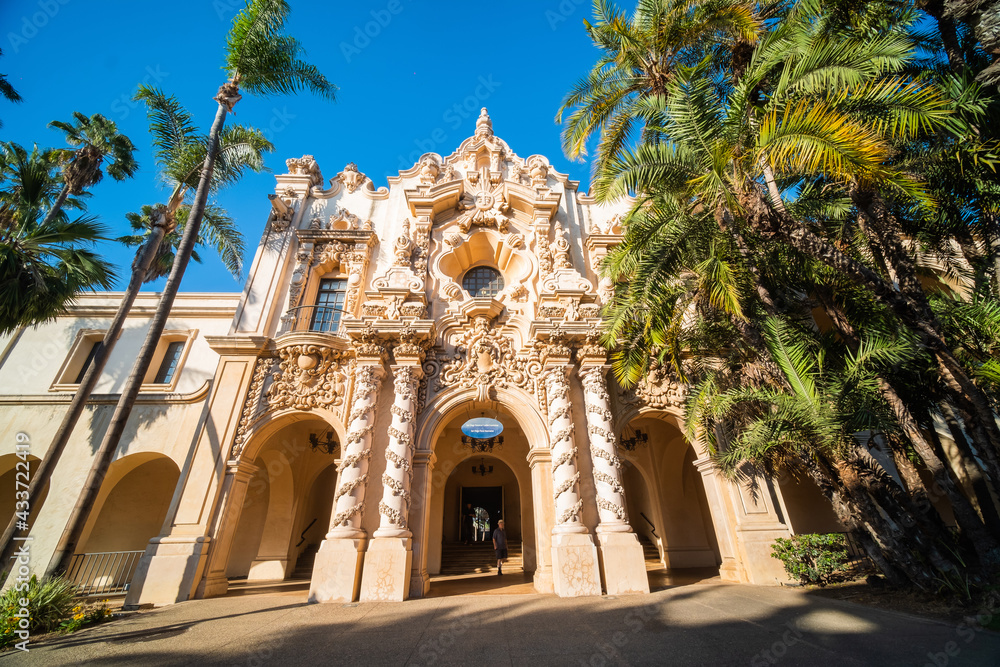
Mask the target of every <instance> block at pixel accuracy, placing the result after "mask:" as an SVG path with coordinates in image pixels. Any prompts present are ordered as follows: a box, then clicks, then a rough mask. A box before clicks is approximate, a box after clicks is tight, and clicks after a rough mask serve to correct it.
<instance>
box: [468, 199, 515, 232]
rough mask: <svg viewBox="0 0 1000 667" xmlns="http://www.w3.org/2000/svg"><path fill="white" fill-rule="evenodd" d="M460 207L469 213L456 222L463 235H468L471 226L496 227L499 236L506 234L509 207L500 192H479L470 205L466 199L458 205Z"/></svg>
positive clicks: (508, 221)
mask: <svg viewBox="0 0 1000 667" xmlns="http://www.w3.org/2000/svg"><path fill="white" fill-rule="evenodd" d="M460 206H461V207H462V208H463V209H465V210H468V211H469V213H466V214H465V215H464V216H462V219H461V220H459V222H458V228H459V229H460V230H462V233H463V234H468V233H469V229H470V228H471V227H472V226H473V225H476V226H479V227H496V228H497V230H499V231H500V233H501V234H506V233H507V228H508V226H509V225H510V220H509V219H508V218H507V215H506V214H507V211H508V210H510V206H509V205H508V204H507V200H506V199H505V198H504V196H503V193H502V192H499V193H491V192H487V191H485V190H480V191H478V192H476V193H475V199H474V200H473V201H472V203H469V202H468V200H467V199H466V200H464V201H462V202H461V203H460Z"/></svg>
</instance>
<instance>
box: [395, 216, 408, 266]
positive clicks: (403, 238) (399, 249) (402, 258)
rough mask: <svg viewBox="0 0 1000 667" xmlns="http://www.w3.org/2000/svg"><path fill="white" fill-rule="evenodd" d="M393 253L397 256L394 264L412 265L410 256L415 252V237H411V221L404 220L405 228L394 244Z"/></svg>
mask: <svg viewBox="0 0 1000 667" xmlns="http://www.w3.org/2000/svg"><path fill="white" fill-rule="evenodd" d="M392 253H393V255H394V256H395V259H394V260H393V262H392V264H393V266H406V267H408V266H410V257H411V255H412V254H413V239H411V238H410V221H409V220H403V230H402V232H401V233H400V235H399V236H398V237H396V242H395V243H394V244H393V246H392Z"/></svg>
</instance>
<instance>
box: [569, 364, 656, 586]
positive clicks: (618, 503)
mask: <svg viewBox="0 0 1000 667" xmlns="http://www.w3.org/2000/svg"><path fill="white" fill-rule="evenodd" d="M607 371H608V366H607V365H606V364H601V363H598V364H593V363H590V364H588V363H586V362H585V363H584V365H583V367H581V368H580V379H581V380H582V381H583V396H584V403H585V405H586V412H587V434H588V436H589V440H590V456H591V459H592V463H593V466H592V471H593V475H594V487H595V488H596V490H597V509H598V516H599V523H598V525H597V546H598V556H599V557H600V564H601V574H602V576H603V579H604V588H605V590H606V592H607V593H608V595H622V594H625V593H648V592H649V580H648V579H647V578H646V561H645V557H644V556H643V553H642V545H641V544H639V539H638V538H637V537H636V535H635V533H634V532H632V527H631V525H629V522H628V515H627V513H626V509H625V508H626V506H627V505H626V503H625V488H624V487H623V486H622V476H621V461H619V459H618V451H617V449H618V448H617V445H616V444H615V435H614V432H613V430H612V429H613V428H614V426H613V423H612V416H611V407H610V398H609V395H608V385H607V379H606V374H607Z"/></svg>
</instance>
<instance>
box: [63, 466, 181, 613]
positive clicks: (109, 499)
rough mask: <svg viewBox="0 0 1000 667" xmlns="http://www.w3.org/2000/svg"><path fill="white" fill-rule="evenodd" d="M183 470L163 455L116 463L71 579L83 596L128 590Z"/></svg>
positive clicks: (93, 513)
mask: <svg viewBox="0 0 1000 667" xmlns="http://www.w3.org/2000/svg"><path fill="white" fill-rule="evenodd" d="M179 477H180V469H179V468H178V467H177V464H176V463H174V461H173V460H172V459H170V458H169V457H167V456H164V455H162V454H156V453H153V452H144V453H140V454H130V455H128V456H123V457H122V458H120V459H118V460H116V461H114V462H113V463H112V464H111V466H110V467H109V468H108V474H107V476H106V477H105V479H104V483H103V484H102V485H101V490H100V493H99V494H98V496H97V500H96V501H95V503H94V508H93V510H92V511H91V512H90V514H89V515H88V517H87V523H86V524H85V525H84V528H83V532H82V533H81V535H80V543H79V544H80V546H79V547H78V548H77V551H76V553H74V554H73V558H72V560H71V561H70V564H69V568H68V570H67V577H68V578H69V579H72V580H73V581H75V582H76V583H77V585H79V586H80V587H81V590H82V591H84V592H91V593H113V592H119V591H123V590H126V589H127V586H128V584H129V582H130V581H131V580H132V575H133V574H134V573H135V568H136V566H137V565H138V564H139V557H140V556H141V555H142V553H143V551H144V550H145V549H146V545H147V544H148V543H149V540H150V539H151V538H153V537H155V536H156V535H158V534H159V533H160V530H161V529H162V527H163V522H164V520H165V519H166V516H167V510H168V509H169V507H170V500H171V498H172V497H173V495H174V490H175V488H176V486H177V480H178V478H179Z"/></svg>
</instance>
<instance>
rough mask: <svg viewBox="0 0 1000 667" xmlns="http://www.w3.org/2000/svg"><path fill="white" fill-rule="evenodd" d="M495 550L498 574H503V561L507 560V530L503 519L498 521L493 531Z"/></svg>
mask: <svg viewBox="0 0 1000 667" xmlns="http://www.w3.org/2000/svg"><path fill="white" fill-rule="evenodd" d="M493 550H494V551H496V552H497V576H498V577H499V576H500V575H502V574H503V562H504V561H505V560H507V531H506V530H504V527H503V519H500V520H499V521H497V529H496V530H494V531H493Z"/></svg>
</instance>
